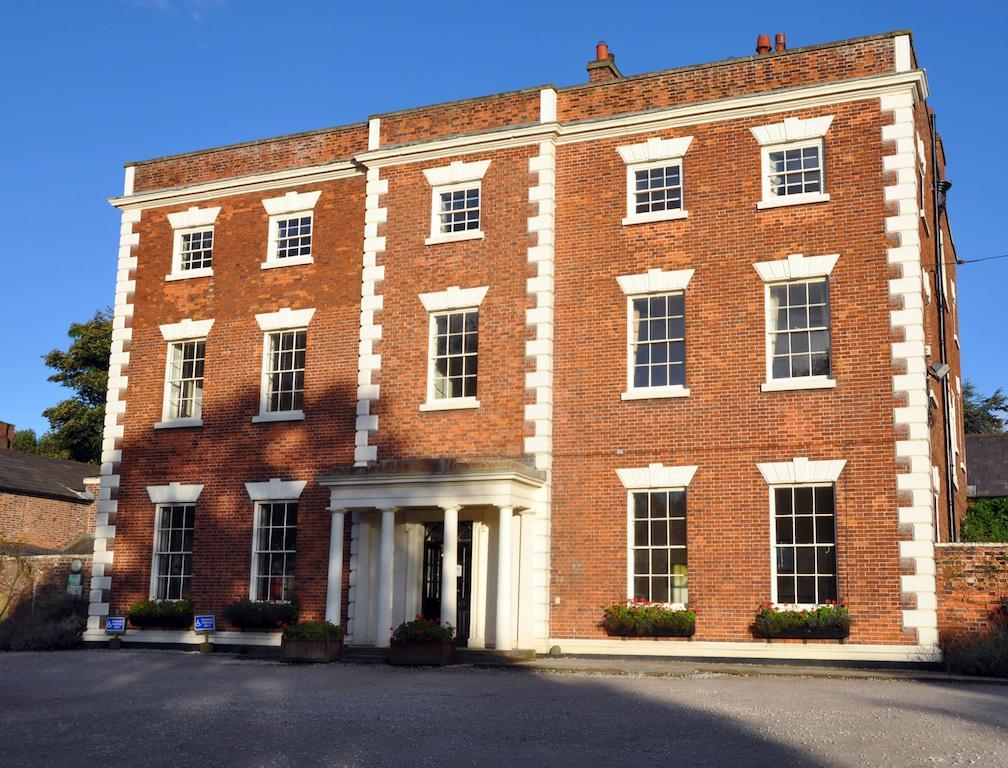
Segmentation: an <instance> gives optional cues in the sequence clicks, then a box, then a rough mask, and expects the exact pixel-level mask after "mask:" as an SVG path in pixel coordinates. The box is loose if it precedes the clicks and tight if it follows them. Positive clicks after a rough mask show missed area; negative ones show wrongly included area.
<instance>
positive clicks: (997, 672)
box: [942, 598, 1008, 677]
mask: <svg viewBox="0 0 1008 768" xmlns="http://www.w3.org/2000/svg"><path fill="white" fill-rule="evenodd" d="M990 616H991V622H992V626H991V628H990V629H989V630H988V631H986V632H983V633H981V634H974V635H965V634H964V635H958V636H954V637H952V638H951V639H950V640H943V641H942V652H943V653H944V656H945V665H946V666H947V667H948V669H949V671H950V672H955V673H957V674H960V675H985V676H987V677H1008V598H1002V599H1001V605H1000V606H999V607H998V608H995V609H994V610H993V611H991V614H990Z"/></svg>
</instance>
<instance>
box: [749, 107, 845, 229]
mask: <svg viewBox="0 0 1008 768" xmlns="http://www.w3.org/2000/svg"><path fill="white" fill-rule="evenodd" d="M832 123H833V115H824V116H822V117H813V118H809V119H806V120H803V119H800V118H796V117H788V118H785V119H784V120H783V121H781V122H779V123H770V124H768V125H757V126H753V127H752V128H750V129H749V130H750V132H751V133H752V135H753V137H754V138H755V139H756V141H757V142H759V144H760V147H761V151H760V189H761V194H762V196H763V199H762V200H760V201H759V202H757V203H756V207H757V208H758V209H764V208H781V207H783V206H788V205H806V204H808V203H825V202H829V199H830V196H829V194H828V193H827V192H826V181H827V179H826V141H825V136H826V132H827V131H828V130H829V128H830V125H832ZM812 146H816V147H818V148H819V167H820V175H821V181H820V184H819V187H820V191H819V192H804V193H802V194H799V195H783V196H777V195H775V194H773V192H772V191H771V188H770V153H771V152H781V151H784V150H788V149H803V148H805V147H812Z"/></svg>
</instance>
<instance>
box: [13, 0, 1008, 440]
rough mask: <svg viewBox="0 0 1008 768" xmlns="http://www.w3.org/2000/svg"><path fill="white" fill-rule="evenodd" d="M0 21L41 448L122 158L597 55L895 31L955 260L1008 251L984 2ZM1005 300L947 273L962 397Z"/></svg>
mask: <svg viewBox="0 0 1008 768" xmlns="http://www.w3.org/2000/svg"><path fill="white" fill-rule="evenodd" d="M729 6H731V7H729ZM967 8H968V9H970V10H969V11H967V10H964V9H967ZM4 22H5V23H4V27H5V29H6V34H5V39H4V44H3V46H2V48H0V73H2V74H0V84H2V86H3V95H4V102H5V104H7V108H6V109H5V114H6V115H7V117H6V118H4V119H3V120H2V121H0V146H2V147H3V155H2V157H3V159H2V161H0V180H2V184H0V221H2V224H3V229H2V231H3V232H4V234H5V237H4V239H3V246H2V248H0V328H2V329H3V330H2V332H0V333H2V336H0V339H2V350H3V358H2V359H3V376H2V377H0V421H12V422H14V423H15V424H16V425H17V426H18V427H32V428H34V429H35V430H36V431H38V432H40V433H41V432H42V431H44V430H45V429H46V427H47V422H46V421H45V419H43V418H42V416H41V411H42V410H43V409H44V408H46V407H48V406H50V405H53V404H54V403H56V402H57V401H58V400H60V399H62V398H63V397H65V395H66V393H65V392H64V391H62V390H61V389H60V388H59V387H57V386H56V385H55V384H50V383H48V382H47V381H46V377H47V375H48V371H47V370H46V368H45V366H44V365H43V364H42V361H41V355H43V354H44V353H45V352H46V351H48V350H50V349H52V348H53V347H56V346H64V345H65V344H66V342H67V338H66V329H67V326H68V325H69V323H70V322H72V321H75V320H85V319H87V318H89V317H90V316H91V315H92V314H93V313H94V311H95V309H96V308H98V307H100V306H105V305H108V304H111V303H112V300H113V293H114V282H115V262H116V249H117V245H118V242H117V241H118V227H119V220H118V215H117V212H116V211H115V210H114V209H112V208H111V207H110V206H109V205H108V203H107V202H106V198H107V197H109V196H111V195H114V194H118V193H119V192H120V191H121V189H122V164H123V163H124V162H125V161H128V160H140V159H144V158H149V157H155V156H158V155H164V154H170V153H174V152H184V151H188V150H194V149H201V148H205V147H212V146H216V145H219V144H228V143H231V142H236V141H244V140H248V139H257V138H262V137H266V136H273V135H278V134H283V133H292V132H297V131H304V130H309V129H313V128H322V127H326V126H332V125H340V124H343V123H348V122H357V121H360V120H364V119H365V118H366V117H367V116H368V115H369V114H371V113H375V112H382V111H390V110H394V109H402V108H406V107H413V106H418V105H422V104H429V103H433V102H439V101H446V100H450V99H459V98H466V97H471V96H480V95H483V94H487V93H493V92H495V91H503V90H509V89H514V88H521V87H527V86H533V85H540V84H543V83H555V84H557V85H568V84H572V83H579V82H583V81H584V80H585V77H586V73H585V69H584V65H585V62H586V61H587V60H588V59H590V58H593V53H594V45H595V42H596V41H597V40H599V39H605V40H607V41H608V43H609V45H610V48H611V50H612V51H613V52H614V53H615V54H616V58H617V63H618V65H619V66H620V68H621V69H622V70H623V72H624V73H626V74H636V73H639V72H646V71H650V70H656V69H665V68H669V67H674V66H680V65H687V64H694V63H698V62H704V61H713V60H717V59H722V58H726V57H729V56H740V55H747V54H750V53H752V52H753V48H754V45H755V40H756V35H757V33H759V32H767V33H770V34H771V35H772V34H773V33H774V32H778V31H784V32H786V33H787V36H788V43H789V45H790V46H791V47H797V46H801V45H810V44H815V43H822V42H827V41H830V40H840V39H843V38H847V37H856V36H860V35H866V34H872V33H876V32H884V31H889V30H893V29H906V28H909V29H911V30H912V31H913V33H914V43H915V45H916V48H917V53H918V56H919V58H920V61H921V62H922V63H923V64H924V65H925V66H926V67H927V71H928V79H929V81H930V85H931V89H932V92H933V94H934V95H933V97H932V99H931V105H932V106H933V108H934V109H935V110H936V112H937V113H938V121H939V130H940V132H941V133H942V135H943V137H944V140H945V147H946V150H947V153H948V158H949V167H948V175H949V178H950V179H951V180H952V181H953V183H954V184H955V186H954V188H953V190H952V192H951V194H950V199H949V211H950V215H951V217H952V222H953V227H954V233H955V242H956V246H957V247H958V252H959V256H960V258H964V259H969V258H979V257H983V256H990V255H995V254H1001V253H1008V235H1006V234H1005V227H1004V222H1005V219H1006V216H1005V211H1004V210H1003V208H1004V205H1005V201H1006V195H1005V192H1004V190H1005V181H1004V180H1005V178H1006V177H1008V155H1006V153H1005V152H1003V151H1002V147H1001V145H1002V144H1003V134H1004V126H1005V125H1006V124H1008V101H1006V99H1005V95H1006V87H1005V65H1004V56H1005V50H1006V41H1008V10H1005V4H1004V3H999V2H987V3H967V4H962V5H956V4H954V3H953V4H950V3H947V2H946V3H929V2H920V1H918V2H915V3H884V2H878V1H877V0H875V1H874V2H845V3H837V2H834V3H816V4H813V5H810V4H809V3H808V2H807V1H806V2H801V3H760V2H751V0H750V1H748V2H739V3H737V4H731V3H717V2H712V3H700V4H695V3H657V2H648V3H632V2H621V1H620V0H609V1H608V2H604V3H592V2H588V1H587V0H580V2H573V3H548V2H542V1H541V0H540V1H539V2H518V1H514V2H506V3H493V4H489V3H482V2H478V0H477V1H476V2H468V3H455V2H447V1H445V2H441V3H435V4H418V3H414V2H410V3H403V4H402V5H401V6H398V10H397V6H396V5H395V3H392V4H390V3H388V2H386V3H380V4H379V3H374V2H365V3H329V2H318V3H305V2H283V3H279V2H272V3H270V2H238V1H237V0H230V1H229V0H120V1H119V2H116V1H115V0H104V1H103V0H93V1H92V2H86V3H84V2H65V3H46V2H41V0H40V1H39V2H32V3H9V4H7V5H6V6H5V9H4ZM995 224H996V225H997V226H995ZM1006 287H1008V259H1004V260H1001V261H993V262H989V263H986V264H977V265H970V266H965V267H961V268H960V280H959V305H960V308H961V329H960V339H961V342H962V351H963V358H964V363H963V368H964V371H965V375H966V377H968V378H969V379H971V380H973V381H974V382H975V383H976V384H977V385H979V387H980V388H981V390H982V391H990V390H993V389H994V388H995V387H999V386H1004V387H1005V388H1006V389H1008V355H1006V354H1005V353H1006V343H1005V336H1006V332H1008V321H1006V314H1005V288H1006Z"/></svg>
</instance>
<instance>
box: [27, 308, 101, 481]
mask: <svg viewBox="0 0 1008 768" xmlns="http://www.w3.org/2000/svg"><path fill="white" fill-rule="evenodd" d="M67 333H68V335H69V336H70V338H71V339H72V342H71V344H70V347H69V348H68V349H67V350H66V351H63V350H61V349H54V350H53V351H52V352H50V353H49V354H48V355H46V356H45V357H44V360H45V364H46V365H47V366H49V367H50V368H52V369H53V370H55V371H56V372H55V373H54V374H53V375H52V376H50V377H49V381H55V382H56V383H57V384H62V385H63V386H64V387H67V388H68V389H71V390H73V392H74V396H73V397H71V398H69V399H68V400H64V401H63V402H61V403H57V404H56V405H54V406H53V407H52V408H47V409H46V410H44V411H43V412H42V415H43V416H45V417H46V418H47V419H49V425H50V427H51V430H50V431H49V432H48V433H46V434H45V435H43V436H42V438H41V439H40V440H39V441H38V444H37V446H38V447H37V450H36V451H35V452H36V453H43V454H44V455H48V456H53V455H54V454H58V455H61V457H62V458H69V459H73V460H74V461H90V462H97V461H98V460H99V459H100V458H101V441H102V429H103V426H104V422H105V390H106V388H107V386H108V367H109V355H110V347H111V344H112V313H111V310H109V309H105V310H99V311H97V312H95V315H94V317H92V318H91V319H90V320H88V321H87V322H86V323H72V324H71V325H70V330H69V331H68V332H67Z"/></svg>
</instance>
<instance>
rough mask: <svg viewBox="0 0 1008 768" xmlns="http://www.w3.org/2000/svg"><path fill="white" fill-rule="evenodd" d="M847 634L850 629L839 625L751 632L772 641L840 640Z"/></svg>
mask: <svg viewBox="0 0 1008 768" xmlns="http://www.w3.org/2000/svg"><path fill="white" fill-rule="evenodd" d="M848 636H850V630H849V629H844V628H841V627H805V628H795V629H789V630H786V631H784V632H779V633H775V634H767V633H759V632H756V631H754V632H753V637H757V638H760V639H765V640H767V641H769V642H773V641H774V640H840V641H841V642H842V641H843V640H846V639H847V637H848Z"/></svg>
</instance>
